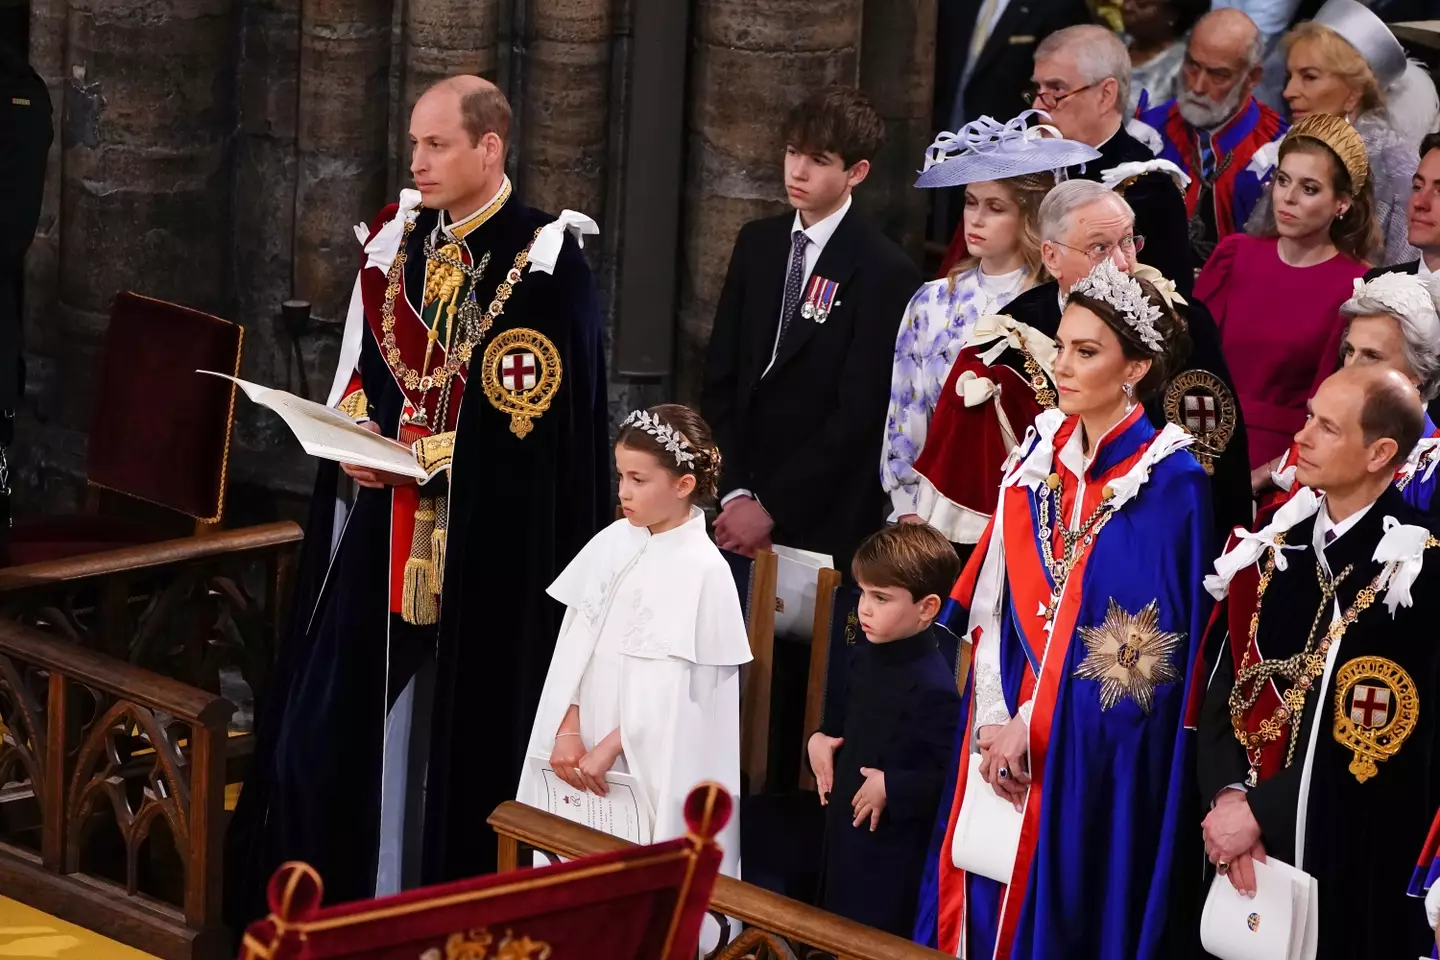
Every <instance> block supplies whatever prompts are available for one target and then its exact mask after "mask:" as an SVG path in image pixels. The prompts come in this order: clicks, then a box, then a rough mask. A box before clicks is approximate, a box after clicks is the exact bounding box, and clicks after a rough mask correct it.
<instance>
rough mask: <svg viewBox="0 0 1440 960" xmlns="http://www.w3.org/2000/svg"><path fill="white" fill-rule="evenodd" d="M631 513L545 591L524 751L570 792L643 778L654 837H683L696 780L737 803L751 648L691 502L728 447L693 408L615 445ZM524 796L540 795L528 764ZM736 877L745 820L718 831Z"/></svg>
mask: <svg viewBox="0 0 1440 960" xmlns="http://www.w3.org/2000/svg"><path fill="white" fill-rule="evenodd" d="M615 461H616V467H617V469H618V471H619V473H620V484H619V486H620V503H621V506H622V507H623V508H624V510H625V515H626V516H625V518H624V519H621V520H617V521H615V522H614V523H613V524H611V525H610V526H608V527H606V528H605V529H604V530H602V531H600V532H599V533H598V534H596V535H595V537H594V539H592V540H591V541H590V542H589V543H588V544H586V545H585V548H584V549H583V550H581V551H580V553H579V555H578V556H576V557H575V559H574V560H573V561H571V563H570V565H569V566H568V567H566V568H565V570H564V572H562V573H561V574H560V576H559V577H558V578H557V579H556V580H555V582H554V583H553V584H551V585H550V588H549V591H548V592H549V594H550V596H552V597H554V598H555V599H556V600H559V601H560V602H561V603H563V604H565V606H566V607H567V609H566V612H565V619H564V622H563V623H562V625H561V628H560V637H559V639H558V640H557V641H556V644H555V655H554V657H553V659H552V660H551V661H550V672H549V674H548V675H547V676H546V678H545V688H544V691H543V692H542V693H541V695H540V707H539V710H538V711H537V713H536V715H535V726H534V729H533V730H532V731H531V734H530V745H529V755H530V756H533V757H542V758H545V757H548V758H549V760H550V767H551V769H553V770H554V771H555V774H556V775H557V776H558V777H560V779H562V780H564V781H565V782H566V783H568V784H570V786H572V787H575V788H576V789H581V790H589V791H591V792H597V793H600V792H604V789H605V787H604V779H605V774H606V773H607V772H608V771H610V770H615V771H617V772H625V773H629V774H630V775H631V776H633V777H635V778H636V779H637V780H639V782H640V785H641V792H642V794H643V801H644V802H647V803H648V804H649V806H650V822H651V823H652V824H653V836H652V838H651V839H652V842H656V843H658V842H660V841H663V840H669V839H673V838H675V837H680V836H684V835H685V832H686V831H685V817H684V814H683V806H684V802H685V796H686V794H687V793H689V791H690V789H691V788H692V787H693V786H695V784H697V783H699V782H700V781H702V780H713V781H715V782H717V783H719V784H721V785H722V786H724V787H725V788H726V789H727V790H729V791H730V793H731V796H732V799H734V801H735V807H734V808H735V810H736V811H737V813H738V811H739V809H740V801H739V793H740V664H742V663H747V662H749V660H750V659H751V657H750V645H749V639H748V637H747V635H746V631H745V620H744V617H743V616H742V614H741V611H740V600H739V596H738V594H737V592H736V589H735V581H734V579H733V578H732V576H731V574H730V568H729V566H728V565H727V564H726V562H725V559H724V557H722V556H721V554H720V550H719V548H717V547H716V546H715V545H714V544H713V543H712V542H711V541H710V539H709V537H708V536H707V535H706V532H705V515H704V514H703V513H702V512H701V510H700V509H699V507H697V506H696V505H695V502H696V500H699V499H703V498H705V497H708V496H713V494H714V489H715V482H716V480H717V478H718V476H719V468H720V455H719V451H718V450H717V449H716V448H715V446H714V443H713V441H712V440H711V438H710V429H709V427H708V426H706V424H705V422H704V421H703V420H701V419H700V417H699V415H698V414H696V413H695V412H694V411H693V410H691V409H689V408H688V407H684V406H680V405H678V404H662V405H660V406H657V407H652V408H651V409H650V410H646V411H642V410H637V411H635V412H634V413H632V414H630V416H629V417H627V418H626V419H625V421H624V423H623V424H622V427H621V430H620V436H619V438H618V440H617V441H616V444H615ZM518 799H519V800H520V801H521V802H523V803H528V804H531V805H532V806H542V805H543V791H542V784H541V783H540V779H539V777H538V776H536V775H535V774H534V773H533V772H532V769H531V767H530V766H529V765H528V764H527V766H526V768H525V772H524V773H523V774H522V775H521V779H520V788H519V792H518ZM717 839H718V840H719V842H720V845H721V847H722V848H723V849H724V859H723V861H722V864H721V868H720V869H721V872H723V873H725V874H727V875H729V876H732V877H737V878H738V876H739V862H740V821H739V817H738V816H735V817H732V818H731V820H730V823H729V824H728V825H727V826H726V827H725V829H724V830H723V831H721V833H720V835H719V837H718V838H717Z"/></svg>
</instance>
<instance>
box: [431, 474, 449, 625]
mask: <svg viewBox="0 0 1440 960" xmlns="http://www.w3.org/2000/svg"><path fill="white" fill-rule="evenodd" d="M449 522H450V499H449V497H445V496H440V497H436V498H435V529H434V530H433V531H432V532H431V534H430V569H431V580H430V587H431V589H432V590H433V591H434V593H435V603H436V605H437V607H438V605H439V603H440V593H441V588H442V587H443V586H444V585H445V534H446V525H447V524H448V523H449Z"/></svg>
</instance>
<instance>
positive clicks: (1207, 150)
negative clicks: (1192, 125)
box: [1195, 130, 1215, 183]
mask: <svg viewBox="0 0 1440 960" xmlns="http://www.w3.org/2000/svg"><path fill="white" fill-rule="evenodd" d="M1195 132H1196V133H1197V134H1198V135H1199V139H1200V179H1201V180H1204V181H1205V182H1206V183H1213V182H1214V180H1215V150H1214V148H1213V147H1212V146H1211V145H1210V131H1209V130H1196V131H1195Z"/></svg>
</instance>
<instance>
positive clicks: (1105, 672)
mask: <svg viewBox="0 0 1440 960" xmlns="http://www.w3.org/2000/svg"><path fill="white" fill-rule="evenodd" d="M1159 621H1160V605H1159V602H1158V601H1156V600H1151V601H1150V602H1149V603H1147V604H1146V605H1145V608H1144V609H1143V610H1141V611H1140V612H1139V613H1137V614H1133V615H1132V614H1131V613H1129V612H1128V611H1127V610H1125V609H1124V608H1123V607H1121V606H1120V604H1118V603H1116V602H1115V600H1114V598H1113V597H1112V598H1111V600H1110V608H1109V609H1108V610H1106V611H1105V620H1104V621H1103V622H1102V623H1101V624H1100V626H1098V627H1081V628H1080V638H1081V639H1082V640H1084V641H1085V648H1086V654H1085V659H1084V661H1082V662H1081V664H1080V666H1079V667H1077V668H1076V670H1075V676H1076V677H1078V678H1079V679H1081V680H1098V681H1100V709H1101V710H1102V711H1103V710H1109V709H1110V708H1111V707H1113V706H1115V704H1117V703H1119V702H1120V699H1121V698H1122V697H1129V698H1130V699H1132V700H1134V701H1135V702H1136V704H1138V705H1139V707H1140V709H1141V710H1143V711H1145V712H1146V713H1149V712H1150V707H1151V706H1152V705H1153V704H1154V702H1155V688H1156V687H1158V686H1159V685H1160V684H1162V683H1174V682H1175V681H1177V680H1179V679H1180V671H1179V670H1178V669H1177V668H1176V666H1175V661H1174V660H1173V659H1171V656H1172V654H1174V653H1175V652H1176V651H1177V650H1178V649H1179V647H1180V644H1181V642H1182V641H1183V640H1184V639H1185V634H1183V633H1167V632H1165V631H1163V630H1161V629H1160V623H1159Z"/></svg>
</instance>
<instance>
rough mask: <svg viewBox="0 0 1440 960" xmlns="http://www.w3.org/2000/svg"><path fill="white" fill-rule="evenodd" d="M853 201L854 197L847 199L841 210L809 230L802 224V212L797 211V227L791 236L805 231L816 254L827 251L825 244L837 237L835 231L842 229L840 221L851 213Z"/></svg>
mask: <svg viewBox="0 0 1440 960" xmlns="http://www.w3.org/2000/svg"><path fill="white" fill-rule="evenodd" d="M853 201H854V197H846V198H845V202H844V203H842V204H840V209H839V210H836V211H835V212H834V213H832V214H830V216H828V217H826V218H825V219H824V220H819V221H816V222H815V223H814V224H812V225H811V226H810V227H809V228H807V227H806V226H805V224H803V223H801V222H800V211H799V210H796V211H795V225H794V226H793V227H791V228H790V235H791V236H792V237H793V236H794V235H795V231H796V230H800V231H803V232H804V234H805V236H807V237H809V238H810V243H811V244H813V245H814V247H815V252H816V253H819V252H820V251H821V250H824V249H825V244H827V243H829V242H830V238H831V237H833V236H835V231H836V230H837V229H839V227H840V221H841V220H844V219H845V214H847V213H849V212H850V204H851V203H852V202H853Z"/></svg>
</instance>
